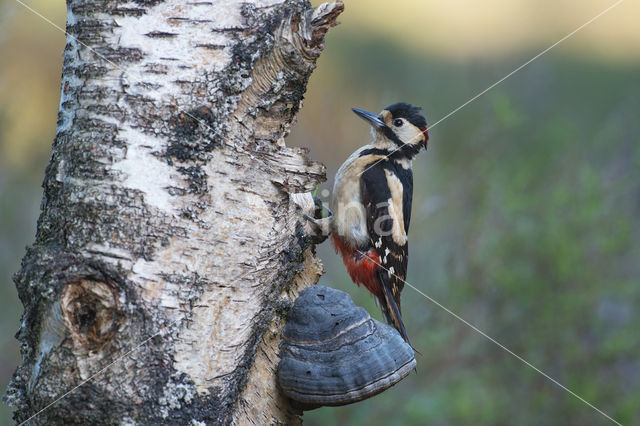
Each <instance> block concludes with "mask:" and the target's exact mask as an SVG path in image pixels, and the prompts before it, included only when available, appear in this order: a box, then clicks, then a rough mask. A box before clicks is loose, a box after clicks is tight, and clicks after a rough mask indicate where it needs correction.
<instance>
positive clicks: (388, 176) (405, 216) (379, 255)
mask: <svg viewBox="0 0 640 426" xmlns="http://www.w3.org/2000/svg"><path fill="white" fill-rule="evenodd" d="M419 111H420V108H419V107H415V106H413V105H409V104H407V103H404V102H400V103H395V104H393V105H390V106H388V107H387V108H385V109H384V110H383V111H382V112H381V113H380V114H373V113H371V112H367V111H364V110H361V109H356V108H353V112H355V113H356V114H357V115H359V116H360V117H362V118H363V119H364V120H366V121H368V122H369V123H370V124H371V128H372V135H373V141H372V142H370V143H369V144H367V145H365V146H363V147H361V148H360V149H358V150H357V151H355V152H354V153H353V154H351V156H350V157H349V158H348V159H347V160H346V161H345V162H344V164H342V166H341V167H340V169H339V170H338V173H337V174H336V178H335V183H334V186H333V197H332V202H331V206H332V210H333V216H332V218H331V221H330V223H329V226H328V228H329V229H328V230H329V232H330V233H331V239H332V240H333V244H334V247H335V249H336V252H337V253H339V254H340V255H341V256H342V260H343V262H344V264H345V266H346V267H347V271H348V273H349V275H350V276H351V279H352V280H353V281H354V282H355V283H356V284H358V285H364V286H365V287H366V288H367V290H369V291H370V292H371V293H372V294H373V295H374V296H375V297H376V299H377V300H378V303H379V305H380V308H381V310H382V313H383V314H384V316H385V318H386V320H387V322H388V323H390V324H392V325H393V326H394V327H395V328H396V329H397V330H398V332H399V333H400V334H401V335H402V338H403V339H404V340H405V341H406V342H407V343H409V338H408V337H407V332H406V330H405V327H404V324H403V322H402V316H401V310H400V293H401V292H402V288H403V287H404V279H405V278H406V275H407V260H408V243H407V232H408V230H409V221H410V219H411V199H412V196H413V172H412V170H411V160H412V159H413V157H415V156H416V155H417V154H418V153H419V152H420V150H421V149H422V148H423V147H424V148H425V149H426V147H427V140H428V139H429V134H428V132H427V121H426V120H425V118H424V117H423V116H422V115H421V114H420V112H419ZM325 228H326V226H325Z"/></svg>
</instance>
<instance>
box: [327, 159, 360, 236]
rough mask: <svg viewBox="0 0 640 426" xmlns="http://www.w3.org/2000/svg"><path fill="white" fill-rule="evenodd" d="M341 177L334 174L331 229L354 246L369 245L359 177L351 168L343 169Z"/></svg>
mask: <svg viewBox="0 0 640 426" xmlns="http://www.w3.org/2000/svg"><path fill="white" fill-rule="evenodd" d="M343 174H345V175H347V176H342V179H338V177H339V176H336V178H337V179H336V183H335V184H334V187H333V198H332V203H331V207H332V210H333V226H332V231H333V232H335V233H336V234H337V235H339V236H340V237H341V238H343V239H344V240H345V241H346V242H348V243H349V244H351V245H353V246H356V247H366V246H368V245H369V234H368V233H367V218H366V212H365V209H364V205H363V204H362V200H361V199H360V179H359V176H357V174H356V173H355V172H354V170H353V169H347V170H343Z"/></svg>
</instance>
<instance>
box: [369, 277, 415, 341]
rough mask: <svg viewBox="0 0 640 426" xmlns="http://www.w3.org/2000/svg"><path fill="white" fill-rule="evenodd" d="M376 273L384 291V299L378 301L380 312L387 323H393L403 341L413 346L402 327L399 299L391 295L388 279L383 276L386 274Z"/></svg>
mask: <svg viewBox="0 0 640 426" xmlns="http://www.w3.org/2000/svg"><path fill="white" fill-rule="evenodd" d="M378 273H379V274H380V275H379V276H380V282H381V283H382V290H383V292H384V300H381V301H380V308H381V309H382V313H383V315H384V316H385V318H386V320H387V323H389V324H391V325H393V326H394V327H395V328H396V330H398V332H399V333H400V335H401V336H402V338H403V339H404V341H405V342H407V343H408V344H409V345H410V346H411V347H413V345H412V344H411V342H410V341H409V336H407V330H405V328H404V323H403V322H402V314H401V312H400V300H399V298H398V300H397V301H396V298H395V297H394V296H393V294H392V291H391V285H390V283H389V279H388V277H386V276H385V275H386V274H385V273H383V272H382V271H380V272H378Z"/></svg>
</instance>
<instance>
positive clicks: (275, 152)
mask: <svg viewBox="0 0 640 426" xmlns="http://www.w3.org/2000/svg"><path fill="white" fill-rule="evenodd" d="M67 6H68V20H67V30H68V33H69V35H68V36H67V43H66V47H65V51H64V67H63V74H62V95H61V102H60V111H59V118H58V129H57V135H56V138H55V140H54V143H53V150H52V157H51V162H50V164H49V166H48V168H47V171H46V175H45V179H44V183H43V187H44V196H43V203H42V214H41V216H40V219H39V221H38V227H37V235H36V239H35V242H34V244H33V245H32V246H31V247H29V248H28V250H27V253H26V255H25V257H24V259H23V262H22V267H21V269H20V271H19V272H18V273H17V274H16V275H15V282H16V286H17V288H18V292H19V296H20V299H21V301H22V303H23V304H24V306H25V311H24V315H23V321H22V325H21V327H20V330H19V333H18V338H19V340H20V342H21V348H22V355H23V360H22V363H21V365H20V366H19V367H18V369H17V370H16V372H15V374H14V377H13V380H12V383H11V384H10V386H9V388H8V391H7V395H6V396H5V400H6V401H7V402H8V403H10V404H11V405H13V406H15V407H16V409H17V411H16V419H17V420H18V421H24V420H26V419H27V418H29V417H30V416H32V415H33V414H35V413H36V412H38V411H39V410H41V409H42V408H44V407H46V406H47V405H48V404H49V403H50V402H52V401H54V400H55V399H56V398H57V397H58V396H59V395H61V394H63V393H64V392H66V391H67V390H69V389H71V388H73V387H74V386H75V385H77V384H78V383H80V382H82V381H83V380H85V379H88V378H90V377H91V376H92V375H93V374H95V373H96V372H99V371H100V370H101V369H103V368H104V367H106V366H107V365H108V364H109V363H111V362H112V361H113V360H114V359H117V358H118V357H121V356H122V355H123V354H125V353H127V351H130V350H134V351H133V352H132V353H131V354H130V355H128V356H126V357H124V358H122V359H121V360H120V361H118V362H116V363H114V364H113V365H111V366H110V367H109V368H107V369H106V370H104V371H103V372H102V373H100V374H99V375H97V376H96V377H94V378H92V379H91V380H90V381H89V382H87V383H86V384H84V385H83V386H82V387H80V388H79V389H77V390H75V391H73V392H71V393H70V394H69V395H67V396H66V397H65V398H63V399H62V400H60V401H59V402H57V403H56V404H54V405H53V406H51V407H49V408H48V409H46V410H45V411H43V412H42V413H40V414H38V416H37V417H35V418H34V419H32V422H33V423H37V424H76V423H96V424H104V423H109V424H111V423H140V424H142V423H155V424H157V423H180V424H189V423H193V424H200V423H199V422H204V423H207V424H218V423H222V424H228V423H235V424H247V423H257V424H267V423H269V424H272V423H291V422H296V421H299V417H298V414H300V413H297V412H295V410H293V409H292V408H291V407H290V406H289V404H288V402H287V401H286V399H284V398H283V397H281V396H280V395H279V393H278V391H277V388H276V387H275V376H274V371H275V366H276V365H277V361H278V355H277V354H278V350H277V347H278V343H279V333H280V330H281V328H282V326H283V318H284V317H285V315H286V312H287V310H288V308H289V306H290V304H291V300H292V298H293V297H294V296H295V294H296V292H297V290H298V289H299V288H301V287H302V286H306V285H311V284H314V283H315V282H316V281H317V279H318V277H319V275H320V273H321V266H320V263H319V260H318V259H317V258H316V257H315V256H314V254H313V252H312V247H310V245H309V242H308V239H307V238H306V237H305V230H304V222H303V219H302V217H301V215H300V207H299V205H307V206H311V204H312V203H311V202H310V198H311V196H310V194H309V191H311V190H312V189H313V188H314V187H315V185H316V183H317V182H319V181H321V180H322V179H323V178H324V167H323V166H322V165H321V164H318V163H314V162H313V161H311V160H309V159H308V158H306V156H305V153H304V151H303V150H301V149H293V148H288V147H286V146H285V143H284V139H283V138H284V137H285V136H286V135H287V133H288V130H289V127H290V125H291V123H292V121H293V120H294V117H295V114H296V112H297V111H298V109H299V107H300V103H301V100H302V96H303V93H304V91H305V87H306V83H307V79H308V77H309V75H310V73H311V71H312V70H313V68H314V63H315V60H316V58H317V57H318V55H319V54H320V52H321V50H322V49H323V47H324V35H325V33H326V31H327V29H328V28H329V27H330V26H333V25H334V24H335V19H336V17H337V15H338V14H339V13H340V12H341V11H342V4H341V3H340V2H337V3H332V4H329V5H323V6H320V7H319V8H318V9H316V10H315V11H314V10H313V9H311V7H310V5H309V4H308V3H307V2H305V1H302V0H288V1H282V0H245V1H242V2H240V1H232V0H221V1H218V0H216V1H211V2H210V1H203V2H192V3H184V2H179V1H175V0H166V1H162V0H137V1H130V2H91V1H88V0H69V1H68V2H67ZM293 194H296V195H293ZM294 201H297V202H294ZM309 208H310V207H309ZM158 333H159V334H158ZM154 335H156V337H154V338H152V339H150V340H147V339H148V338H149V337H150V336H154ZM145 341H146V343H144V344H142V345H141V346H140V344H141V343H143V342H145Z"/></svg>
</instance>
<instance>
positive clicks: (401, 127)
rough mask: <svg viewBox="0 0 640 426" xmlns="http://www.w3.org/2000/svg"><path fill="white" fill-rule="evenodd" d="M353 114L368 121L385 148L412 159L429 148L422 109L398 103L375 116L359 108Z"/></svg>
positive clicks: (425, 121)
mask: <svg viewBox="0 0 640 426" xmlns="http://www.w3.org/2000/svg"><path fill="white" fill-rule="evenodd" d="M351 109H352V111H353V112H355V113H356V114H357V115H359V116H360V117H361V118H363V119H364V120H366V121H368V122H369V123H370V124H371V126H372V128H373V129H374V135H375V137H376V141H377V142H381V143H382V144H383V145H388V146H385V148H387V149H389V150H391V151H396V152H398V153H400V154H404V155H406V156H407V157H409V158H412V157H413V156H414V155H416V154H417V153H418V152H420V149H421V148H422V147H423V146H424V148H425V149H426V148H427V141H428V140H429V133H428V132H427V120H426V119H425V118H424V116H423V115H422V114H420V110H421V109H422V108H420V107H417V106H413V105H410V104H407V103H405V102H398V103H395V104H393V105H389V106H388V107H386V108H385V109H383V110H382V112H381V113H380V114H374V113H372V112H368V111H365V110H362V109H358V108H351Z"/></svg>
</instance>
